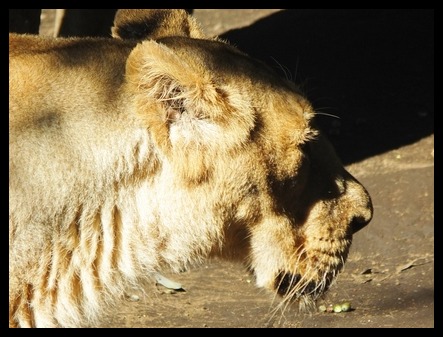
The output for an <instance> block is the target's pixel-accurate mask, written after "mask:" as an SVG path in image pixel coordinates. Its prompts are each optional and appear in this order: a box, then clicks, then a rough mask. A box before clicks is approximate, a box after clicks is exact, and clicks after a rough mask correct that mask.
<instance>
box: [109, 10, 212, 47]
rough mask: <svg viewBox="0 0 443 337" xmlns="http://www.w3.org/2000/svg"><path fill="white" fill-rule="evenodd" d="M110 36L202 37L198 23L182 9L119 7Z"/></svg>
mask: <svg viewBox="0 0 443 337" xmlns="http://www.w3.org/2000/svg"><path fill="white" fill-rule="evenodd" d="M111 31H112V36H113V37H115V38H120V39H123V40H128V39H135V40H144V39H146V38H150V39H158V38H160V37H165V36H187V37H192V38H196V39H201V38H204V37H205V36H204V33H203V31H202V28H201V27H200V25H199V23H198V22H197V21H196V20H195V19H194V18H193V17H192V16H191V15H189V14H188V13H187V12H186V11H185V10H184V9H119V10H118V11H117V13H116V14H115V19H114V26H113V27H112V28H111Z"/></svg>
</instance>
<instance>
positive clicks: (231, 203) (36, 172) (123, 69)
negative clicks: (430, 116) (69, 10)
mask: <svg viewBox="0 0 443 337" xmlns="http://www.w3.org/2000/svg"><path fill="white" fill-rule="evenodd" d="M9 50H10V59H9V102H10V103H9V106H10V109H9V138H10V143H9V322H10V326H22V327H26V326H30V327H31V326H37V327H44V326H46V327H52V326H66V327H69V326H84V325H87V324H91V323H93V322H95V320H96V319H97V318H98V317H99V316H100V314H101V312H102V310H103V308H104V307H107V305H106V304H111V303H113V302H114V301H115V299H116V298H118V297H119V296H120V295H121V294H122V293H123V292H124V289H125V288H126V287H127V286H128V285H129V284H135V283H137V282H138V281H139V279H140V278H146V277H147V276H148V275H149V274H150V273H151V272H156V271H159V270H161V268H171V269H172V270H175V271H179V270H182V269H183V268H185V267H186V266H187V265H189V264H192V263H195V262H199V261H201V260H202V259H204V258H207V257H209V256H221V257H224V258H229V259H236V260H241V261H243V262H244V263H245V264H247V265H248V266H249V267H250V268H251V270H253V272H254V274H255V276H256V280H257V285H258V286H262V287H266V288H269V289H271V290H275V291H278V292H280V293H281V294H282V295H284V296H285V298H287V299H292V298H294V299H296V298H304V297H312V298H314V299H315V298H316V297H317V296H318V295H319V294H321V293H322V292H324V291H325V290H326V289H327V288H328V286H329V284H330V282H331V281H332V279H333V278H334V277H335V275H336V274H337V273H338V272H339V271H340V269H341V267H342V265H343V263H344V261H345V259H346V256H347V253H348V250H349V246H350V244H351V239H352V233H353V232H354V228H353V227H354V226H356V225H358V224H357V222H358V223H359V224H360V225H359V226H361V225H364V224H366V223H367V222H369V220H370V218H371V216H372V206H371V201H370V198H369V195H368V194H367V192H366V191H365V190H364V188H363V187H362V186H361V185H360V184H359V183H358V182H357V181H356V180H355V179H354V178H353V177H352V176H351V175H350V174H349V173H347V172H346V171H345V170H344V168H343V167H342V165H341V163H340V161H339V160H338V159H337V157H336V155H335V153H334V151H333V149H332V148H331V146H330V144H329V143H328V142H327V141H326V140H325V139H324V138H323V137H322V136H321V135H319V134H318V133H317V131H316V129H315V126H314V125H313V115H314V112H313V110H312V107H311V106H310V104H309V102H308V101H307V100H306V99H305V98H303V96H302V95H301V94H300V93H299V92H298V91H297V90H296V88H295V87H294V85H293V84H292V83H289V82H287V81H285V80H283V79H280V78H279V77H278V76H277V75H275V74H274V73H273V71H271V70H270V69H268V68H267V67H266V66H264V65H263V64H261V63H260V62H258V61H254V60H252V59H251V58H249V57H248V56H246V55H245V54H242V53H241V52H239V51H238V50H237V49H235V48H233V47H231V46H229V45H228V44H226V43H223V42H219V41H215V40H206V39H192V38H187V37H166V38H163V39H158V40H157V41H154V40H147V41H144V42H142V43H139V44H137V45H136V43H135V42H133V41H122V40H119V39H113V40H110V39H86V38H85V39H75V38H71V39H49V38H43V37H38V36H26V35H23V36H21V35H15V34H11V35H10V37H9Z"/></svg>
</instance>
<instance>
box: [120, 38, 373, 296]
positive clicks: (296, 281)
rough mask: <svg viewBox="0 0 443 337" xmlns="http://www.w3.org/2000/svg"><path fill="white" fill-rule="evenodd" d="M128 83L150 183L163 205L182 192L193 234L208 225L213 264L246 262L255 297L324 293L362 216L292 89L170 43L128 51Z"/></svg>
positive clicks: (226, 59) (245, 60) (352, 188)
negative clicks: (151, 166)
mask: <svg viewBox="0 0 443 337" xmlns="http://www.w3.org/2000/svg"><path fill="white" fill-rule="evenodd" d="M127 78H128V81H129V83H130V85H131V86H132V88H133V89H132V90H133V92H135V93H136V94H135V102H136V105H137V108H136V111H137V114H138V116H139V117H140V118H141V119H142V120H143V122H144V123H145V125H146V127H147V128H148V129H149V130H151V132H152V137H153V140H154V142H155V143H156V146H157V148H158V149H159V151H160V154H161V158H162V162H163V164H164V165H165V166H166V167H168V170H170V171H171V173H170V174H171V175H172V176H169V175H167V176H165V180H168V182H166V181H161V180H160V181H159V182H158V183H159V184H160V185H161V186H163V185H164V184H165V183H166V184H167V185H170V186H171V196H170V200H174V199H175V197H174V195H175V191H174V189H173V188H172V186H176V187H178V188H180V189H182V192H181V193H185V196H186V197H184V196H183V195H182V196H181V197H180V198H183V201H178V205H180V206H179V207H178V208H177V209H178V210H180V209H181V207H184V208H187V212H191V213H192V216H191V218H189V220H188V221H186V222H189V224H190V225H191V226H198V221H199V220H197V219H198V218H199V216H202V218H201V219H202V220H203V219H205V220H204V221H210V222H213V225H214V227H215V228H217V231H219V232H218V233H217V235H216V237H217V240H212V241H211V243H212V244H213V246H211V247H208V248H211V250H212V253H213V254H219V255H222V256H229V257H232V256H235V257H238V258H243V259H245V260H246V262H247V264H248V265H249V266H250V267H251V269H252V270H253V271H254V273H255V275H256V278H257V284H258V285H259V286H263V287H266V288H269V289H273V290H276V291H278V293H280V294H281V295H284V296H287V297H289V298H294V299H296V298H300V297H304V299H306V298H314V299H315V298H317V297H318V296H319V295H320V294H322V293H323V292H324V291H325V290H326V289H328V287H329V285H330V283H331V281H332V280H333V279H334V277H335V276H336V275H337V274H338V272H339V271H340V269H341V268H342V266H343V264H344V262H345V260H346V257H347V254H348V251H349V247H350V245H351V240H352V234H353V233H355V232H356V231H358V230H359V229H361V228H362V227H364V226H365V225H366V224H367V223H368V222H369V221H370V219H371V217H372V205H371V200H370V197H369V195H368V193H367V192H366V190H365V189H364V188H363V186H362V185H360V184H359V183H358V182H357V181H356V180H355V179H354V178H353V177H352V176H351V175H350V174H349V173H348V172H347V171H346V170H345V169H344V168H343V166H342V164H341V163H340V161H339V159H338V158H337V156H336V154H335V153H334V150H333V149H332V147H331V145H330V143H329V142H328V141H327V140H326V139H325V138H324V137H323V136H322V135H321V134H320V133H319V131H318V130H317V129H316V127H315V124H314V117H315V111H314V110H313V108H312V107H311V105H310V104H309V102H308V101H307V100H306V99H305V98H304V97H303V96H302V95H301V93H300V92H299V91H298V90H297V88H296V87H295V86H294V85H293V84H292V83H290V82H288V81H286V80H284V79H281V78H280V77H279V76H278V75H276V74H275V73H274V72H273V71H272V70H271V69H269V68H267V67H266V66H265V65H264V64H262V63H260V62H258V61H255V60H253V59H251V58H249V57H248V56H246V55H245V54H242V53H241V52H239V51H238V50H237V49H235V48H233V47H231V46H229V45H227V44H225V43H221V42H218V41H202V40H191V39H188V38H179V37H174V38H164V39H160V40H159V41H158V42H153V41H146V42H144V43H142V44H140V45H139V46H137V47H136V48H135V49H134V51H133V52H132V53H131V55H130V57H129V59H128V62H127ZM153 107H155V109H154V113H152V109H153ZM169 180H172V181H173V182H170V181H169ZM163 194H164V191H163ZM168 199H169V197H165V201H166V200H168ZM160 208H162V207H161V206H160ZM174 208H175V207H174V202H172V205H171V204H168V205H167V206H166V209H168V212H171V211H173V209H174ZM194 212H196V213H194ZM197 214H198V216H197ZM209 219H211V220H209ZM168 220H169V218H168ZM180 223H185V222H181V221H177V223H176V226H180ZM183 226H187V225H183ZM195 239H196V240H197V241H198V240H200V238H198V237H196V238H195ZM172 249H176V247H174V248H172Z"/></svg>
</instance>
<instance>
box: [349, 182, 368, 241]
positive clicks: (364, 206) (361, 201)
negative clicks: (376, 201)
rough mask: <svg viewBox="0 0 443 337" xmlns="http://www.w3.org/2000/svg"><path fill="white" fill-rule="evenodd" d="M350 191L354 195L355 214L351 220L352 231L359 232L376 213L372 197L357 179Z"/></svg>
mask: <svg viewBox="0 0 443 337" xmlns="http://www.w3.org/2000/svg"><path fill="white" fill-rule="evenodd" d="M350 190H351V191H350V192H351V195H352V196H353V199H354V201H353V203H354V205H353V206H354V207H353V208H354V215H353V217H352V220H351V224H350V226H351V230H352V233H353V234H354V233H357V232H358V231H359V230H360V229H362V228H364V227H365V226H366V225H367V224H368V223H369V222H370V221H371V219H372V215H373V213H374V211H373V207H372V201H371V197H370V196H369V193H368V192H367V191H366V189H365V188H364V187H363V186H362V185H361V184H360V183H358V182H357V181H355V182H353V183H352V184H351V186H350Z"/></svg>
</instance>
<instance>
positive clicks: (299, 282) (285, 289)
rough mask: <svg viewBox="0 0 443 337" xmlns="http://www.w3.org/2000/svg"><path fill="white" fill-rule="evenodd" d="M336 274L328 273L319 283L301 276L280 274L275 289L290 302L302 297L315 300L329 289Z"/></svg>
mask: <svg viewBox="0 0 443 337" xmlns="http://www.w3.org/2000/svg"><path fill="white" fill-rule="evenodd" d="M335 274H336V273H334V272H327V273H325V274H324V275H323V277H321V279H320V280H318V281H317V280H312V279H307V278H306V277H303V276H302V275H300V274H290V273H285V272H280V273H279V274H278V275H277V277H276V278H275V289H276V290H277V293H278V294H280V295H281V296H283V297H285V298H288V299H290V300H297V299H299V298H300V297H302V296H304V297H305V296H309V297H311V298H312V299H314V300H315V299H317V298H319V297H320V296H321V295H322V294H324V293H325V292H326V291H327V290H328V289H329V286H330V285H331V283H332V281H333V280H334V275H335Z"/></svg>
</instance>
